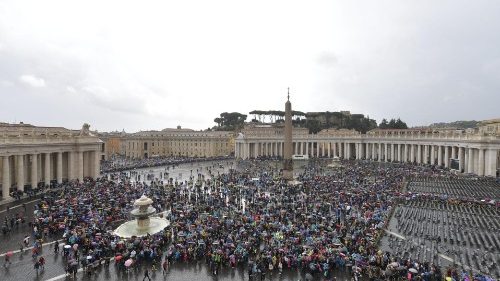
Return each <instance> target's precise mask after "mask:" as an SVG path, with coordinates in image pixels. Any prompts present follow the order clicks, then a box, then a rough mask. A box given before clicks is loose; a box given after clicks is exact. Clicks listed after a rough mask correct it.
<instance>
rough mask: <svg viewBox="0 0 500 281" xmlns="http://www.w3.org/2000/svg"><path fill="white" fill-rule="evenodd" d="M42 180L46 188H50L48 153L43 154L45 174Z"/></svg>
mask: <svg viewBox="0 0 500 281" xmlns="http://www.w3.org/2000/svg"><path fill="white" fill-rule="evenodd" d="M44 174H45V175H44V177H43V180H44V182H45V185H46V186H50V180H51V178H50V153H45V173H44Z"/></svg>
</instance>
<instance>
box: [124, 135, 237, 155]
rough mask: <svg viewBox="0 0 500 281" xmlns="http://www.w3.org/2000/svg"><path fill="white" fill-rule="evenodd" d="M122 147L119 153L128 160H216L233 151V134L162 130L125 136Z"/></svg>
mask: <svg viewBox="0 0 500 281" xmlns="http://www.w3.org/2000/svg"><path fill="white" fill-rule="evenodd" d="M122 144H123V145H122V147H123V149H124V151H123V153H122V154H123V155H125V156H126V157H129V158H139V159H142V158H149V157H158V156H187V157H215V156H226V155H231V154H232V153H233V152H234V135H233V133H232V132H222V131H194V130H191V129H181V128H177V129H164V130H162V131H144V132H138V133H134V134H128V135H126V136H125V137H124V138H123V139H122Z"/></svg>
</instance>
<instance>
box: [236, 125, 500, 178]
mask: <svg viewBox="0 0 500 281" xmlns="http://www.w3.org/2000/svg"><path fill="white" fill-rule="evenodd" d="M261 131H262V130H261ZM294 131H295V129H294ZM279 132H280V130H278V131H276V133H275V134H273V133H271V134H252V133H247V134H245V132H243V133H241V134H240V135H239V136H238V137H237V138H236V143H235V157H236V158H241V159H249V158H256V157H263V156H269V157H272V156H275V157H281V156H283V148H284V137H283V136H282V135H280V134H279ZM499 151H500V138H499V137H498V136H493V135H489V136H487V135H484V136H480V135H476V134H456V133H428V132H423V131H416V130H413V129H408V130H374V131H370V132H368V133H367V134H360V133H358V132H355V131H347V130H345V131H344V130H338V131H336V133H333V134H321V132H320V133H318V134H316V135H312V134H294V136H293V153H294V154H295V155H307V156H308V157H309V158H320V157H328V158H332V157H340V158H344V159H370V160H374V161H380V162H396V161H397V162H414V163H417V164H433V165H438V166H443V167H446V168H454V169H456V170H458V171H460V172H463V173H474V174H477V175H479V176H496V174H497V169H498V162H499V159H498V158H499V155H498V154H499ZM452 159H453V160H452ZM452 163H455V164H456V167H455V165H454V167H451V166H452V165H453V164H452Z"/></svg>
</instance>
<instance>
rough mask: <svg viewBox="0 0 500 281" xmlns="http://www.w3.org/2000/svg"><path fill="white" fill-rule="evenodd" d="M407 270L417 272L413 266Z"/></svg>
mask: <svg viewBox="0 0 500 281" xmlns="http://www.w3.org/2000/svg"><path fill="white" fill-rule="evenodd" d="M408 271H409V272H411V273H417V272H418V271H417V270H416V269H415V268H413V267H412V268H410V269H408Z"/></svg>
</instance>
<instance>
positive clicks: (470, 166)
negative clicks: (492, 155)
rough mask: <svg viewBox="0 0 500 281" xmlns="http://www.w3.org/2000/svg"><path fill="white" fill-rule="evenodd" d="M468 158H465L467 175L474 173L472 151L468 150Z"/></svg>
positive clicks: (471, 149)
mask: <svg viewBox="0 0 500 281" xmlns="http://www.w3.org/2000/svg"><path fill="white" fill-rule="evenodd" d="M468 151H469V156H467V157H468V158H467V173H474V149H473V148H470V147H469V149H468Z"/></svg>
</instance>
